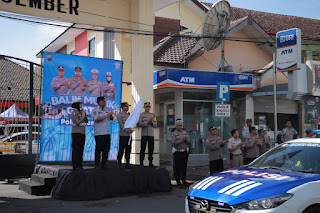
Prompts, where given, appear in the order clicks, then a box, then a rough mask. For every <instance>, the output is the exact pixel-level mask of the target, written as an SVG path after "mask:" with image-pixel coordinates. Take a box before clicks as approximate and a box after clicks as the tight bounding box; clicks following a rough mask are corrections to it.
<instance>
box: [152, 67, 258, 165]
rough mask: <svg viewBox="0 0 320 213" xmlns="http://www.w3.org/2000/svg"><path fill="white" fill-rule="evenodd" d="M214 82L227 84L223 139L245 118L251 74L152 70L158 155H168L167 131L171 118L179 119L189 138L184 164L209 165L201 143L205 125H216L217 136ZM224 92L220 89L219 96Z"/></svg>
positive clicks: (219, 120) (219, 132)
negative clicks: (228, 105) (188, 147)
mask: <svg viewBox="0 0 320 213" xmlns="http://www.w3.org/2000/svg"><path fill="white" fill-rule="evenodd" d="M218 82H224V83H226V84H224V85H230V100H229V102H224V103H225V104H230V106H231V107H230V108H231V110H230V111H231V112H230V116H229V117H224V118H223V139H228V138H230V137H231V134H230V132H231V130H232V129H233V128H237V129H239V130H241V128H242V126H243V123H244V121H245V116H246V115H245V112H246V106H245V105H246V97H247V95H249V94H250V92H251V91H252V90H253V83H252V75H249V74H236V73H221V72H209V71H198V70H185V69H163V70H159V71H156V72H154V75H153V89H154V94H155V113H156V116H157V119H158V123H159V124H160V128H159V140H160V141H159V143H160V144H159V145H160V146H159V149H160V150H159V152H160V156H165V155H171V154H172V145H171V132H172V130H173V129H174V128H175V120H176V119H178V118H181V119H182V120H183V127H184V129H185V130H187V131H188V133H189V135H190V137H191V144H190V156H189V162H188V165H189V166H198V165H208V164H209V161H208V154H207V153H208V151H207V148H206V146H205V139H206V138H207V137H208V136H209V131H208V129H209V127H210V126H213V125H214V126H216V127H217V129H218V134H220V135H221V117H218V116H216V115H215V110H216V104H221V102H220V101H217V83H218ZM227 92H228V91H227V90H226V89H221V92H220V96H224V95H226V93H227ZM218 96H219V94H218ZM218 98H219V97H218ZM224 149H225V150H224V154H225V155H226V156H225V158H226V160H227V159H229V158H228V151H227V148H226V147H225V148H224ZM160 161H161V157H160Z"/></svg>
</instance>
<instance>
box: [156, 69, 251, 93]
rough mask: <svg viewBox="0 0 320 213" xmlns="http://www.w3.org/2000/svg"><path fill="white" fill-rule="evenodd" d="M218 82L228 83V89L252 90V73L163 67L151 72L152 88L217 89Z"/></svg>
mask: <svg viewBox="0 0 320 213" xmlns="http://www.w3.org/2000/svg"><path fill="white" fill-rule="evenodd" d="M218 82H228V83H230V90H238V91H252V90H253V85H252V75H249V74H236V73H222V72H208V71H195V70H180V69H165V70H159V71H156V72H154V73H153V88H154V89H158V88H163V87H180V88H200V89H217V83H218Z"/></svg>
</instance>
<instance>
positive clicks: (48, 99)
mask: <svg viewBox="0 0 320 213" xmlns="http://www.w3.org/2000/svg"><path fill="white" fill-rule="evenodd" d="M43 60H44V68H43V104H42V115H41V140H40V161H71V153H72V146H71V145H72V137H71V129H72V125H73V124H72V120H71V118H70V114H71V113H72V111H73V108H71V104H72V102H73V100H74V99H76V98H81V99H82V101H83V106H82V109H83V110H85V111H86V114H87V117H88V120H89V122H88V123H87V124H86V126H85V129H86V143H85V149H84V154H83V160H84V161H93V160H94V150H95V139H94V135H93V124H94V122H93V119H92V116H91V112H92V110H93V109H94V108H95V107H96V106H97V97H98V96H105V98H106V101H107V103H106V107H107V108H108V111H109V110H112V111H113V112H114V113H115V115H116V114H118V113H119V112H120V102H121V84H122V61H115V60H107V59H99V58H91V57H82V56H74V55H65V54H59V53H49V52H45V53H44V58H43ZM110 128H111V131H110V135H111V147H110V152H109V159H110V160H115V159H116V156H117V152H118V141H119V124H118V122H117V121H116V120H114V121H113V122H111V125H110Z"/></svg>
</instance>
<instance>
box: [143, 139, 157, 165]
mask: <svg viewBox="0 0 320 213" xmlns="http://www.w3.org/2000/svg"><path fill="white" fill-rule="evenodd" d="M147 143H148V159H149V162H150V163H152V160H153V157H152V156H153V150H154V137H153V136H142V137H141V149H140V165H141V164H143V161H144V157H145V155H146V147H147Z"/></svg>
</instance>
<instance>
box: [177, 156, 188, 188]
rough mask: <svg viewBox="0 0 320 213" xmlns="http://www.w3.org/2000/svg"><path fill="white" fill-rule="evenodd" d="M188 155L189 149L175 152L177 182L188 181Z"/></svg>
mask: <svg viewBox="0 0 320 213" xmlns="http://www.w3.org/2000/svg"><path fill="white" fill-rule="evenodd" d="M188 157H189V153H188V152H187V151H184V152H178V151H176V152H175V153H173V173H174V178H175V179H176V181H177V182H179V181H186V178H187V165H188Z"/></svg>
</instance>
